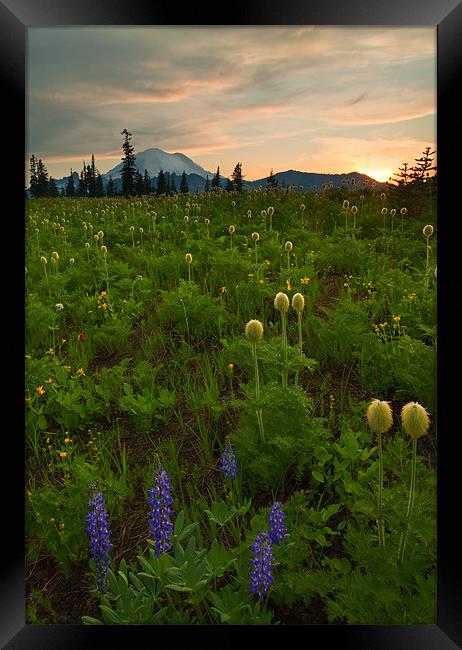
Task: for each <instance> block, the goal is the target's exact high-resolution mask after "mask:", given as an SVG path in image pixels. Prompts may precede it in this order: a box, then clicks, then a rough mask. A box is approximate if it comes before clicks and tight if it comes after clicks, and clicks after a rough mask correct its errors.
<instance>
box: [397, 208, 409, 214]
mask: <svg viewBox="0 0 462 650" xmlns="http://www.w3.org/2000/svg"><path fill="white" fill-rule="evenodd" d="M399 212H400V214H407V208H401V210H400V211H399Z"/></svg>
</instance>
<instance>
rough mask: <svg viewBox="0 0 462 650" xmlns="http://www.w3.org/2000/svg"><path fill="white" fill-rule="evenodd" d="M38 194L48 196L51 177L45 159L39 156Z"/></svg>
mask: <svg viewBox="0 0 462 650" xmlns="http://www.w3.org/2000/svg"><path fill="white" fill-rule="evenodd" d="M36 188H37V196H47V195H48V193H49V189H50V186H49V179H48V172H47V168H46V167H45V164H44V163H43V161H42V160H41V159H40V158H39V160H38V163H37V185H36Z"/></svg>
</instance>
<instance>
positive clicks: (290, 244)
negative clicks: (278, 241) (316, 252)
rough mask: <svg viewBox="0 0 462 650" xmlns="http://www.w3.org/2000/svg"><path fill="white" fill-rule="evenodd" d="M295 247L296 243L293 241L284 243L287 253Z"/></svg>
mask: <svg viewBox="0 0 462 650" xmlns="http://www.w3.org/2000/svg"><path fill="white" fill-rule="evenodd" d="M293 247H294V245H293V244H292V242H291V241H286V243H285V244H284V250H285V251H286V253H290V251H291V250H292V248H293Z"/></svg>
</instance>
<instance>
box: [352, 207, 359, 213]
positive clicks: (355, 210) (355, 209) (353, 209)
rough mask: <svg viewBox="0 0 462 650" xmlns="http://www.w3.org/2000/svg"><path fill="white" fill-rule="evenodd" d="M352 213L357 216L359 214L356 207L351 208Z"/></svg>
mask: <svg viewBox="0 0 462 650" xmlns="http://www.w3.org/2000/svg"><path fill="white" fill-rule="evenodd" d="M351 212H352V214H356V213H357V212H358V208H357V207H356V206H355V205H352V206H351Z"/></svg>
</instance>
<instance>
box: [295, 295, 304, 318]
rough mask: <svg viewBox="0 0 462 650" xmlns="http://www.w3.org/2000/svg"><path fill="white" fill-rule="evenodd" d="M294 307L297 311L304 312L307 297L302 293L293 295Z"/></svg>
mask: <svg viewBox="0 0 462 650" xmlns="http://www.w3.org/2000/svg"><path fill="white" fill-rule="evenodd" d="M292 307H293V309H295V311H297V312H299V313H300V314H301V313H302V311H303V309H304V307H305V297H304V296H303V294H301V293H294V295H293V296H292Z"/></svg>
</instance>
